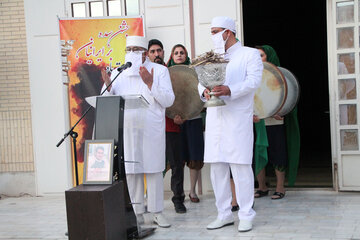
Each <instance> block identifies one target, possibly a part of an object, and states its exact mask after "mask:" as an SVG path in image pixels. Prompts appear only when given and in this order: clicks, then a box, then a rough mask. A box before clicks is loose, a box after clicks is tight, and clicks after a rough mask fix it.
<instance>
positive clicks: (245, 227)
mask: <svg viewBox="0 0 360 240" xmlns="http://www.w3.org/2000/svg"><path fill="white" fill-rule="evenodd" d="M251 229H252V222H251V221H249V220H240V222H239V226H238V231H239V232H248V231H250V230H251Z"/></svg>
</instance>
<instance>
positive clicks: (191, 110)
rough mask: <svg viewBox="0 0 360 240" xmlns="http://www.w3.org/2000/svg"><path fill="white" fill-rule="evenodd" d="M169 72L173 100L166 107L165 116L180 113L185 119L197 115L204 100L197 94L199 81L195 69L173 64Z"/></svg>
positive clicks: (173, 115)
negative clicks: (172, 102)
mask: <svg viewBox="0 0 360 240" xmlns="http://www.w3.org/2000/svg"><path fill="white" fill-rule="evenodd" d="M169 73H170V79H171V83H172V87H173V91H174V94H175V101H174V104H173V105H172V106H171V107H168V108H166V112H165V113H166V116H167V117H169V118H172V119H173V118H174V117H175V116H176V115H180V117H181V118H182V119H185V120H189V119H191V118H194V117H196V116H198V115H199V114H200V112H201V111H202V109H203V106H204V102H203V101H201V99H200V96H199V92H198V83H199V81H198V77H197V74H196V72H195V70H194V69H192V68H190V67H189V66H187V65H174V66H172V67H169Z"/></svg>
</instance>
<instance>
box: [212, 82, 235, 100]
mask: <svg viewBox="0 0 360 240" xmlns="http://www.w3.org/2000/svg"><path fill="white" fill-rule="evenodd" d="M211 92H213V93H214V95H215V96H217V97H219V96H230V94H231V91H230V88H229V87H228V86H226V85H220V86H215V87H214V88H213V89H212V90H211Z"/></svg>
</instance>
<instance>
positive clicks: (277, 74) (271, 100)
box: [254, 62, 287, 119]
mask: <svg viewBox="0 0 360 240" xmlns="http://www.w3.org/2000/svg"><path fill="white" fill-rule="evenodd" d="M286 94H287V85H286V80H285V77H284V76H283V74H282V73H281V71H280V70H279V69H278V68H277V67H276V66H275V65H273V64H271V63H268V62H264V70H263V75H262V80H261V85H260V87H259V88H258V89H257V90H256V92H255V98H254V114H255V115H257V116H258V117H259V118H260V119H262V118H267V117H271V116H274V115H275V114H276V113H277V112H278V111H279V109H281V107H282V106H283V105H284V103H285V100H286Z"/></svg>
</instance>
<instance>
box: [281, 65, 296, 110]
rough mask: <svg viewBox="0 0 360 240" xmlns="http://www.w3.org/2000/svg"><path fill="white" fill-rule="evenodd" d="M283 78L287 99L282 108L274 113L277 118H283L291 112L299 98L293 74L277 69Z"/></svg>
mask: <svg viewBox="0 0 360 240" xmlns="http://www.w3.org/2000/svg"><path fill="white" fill-rule="evenodd" d="M278 68H279V69H280V71H281V72H282V74H283V75H284V77H285V80H286V84H287V97H286V100H285V103H284V105H283V106H282V108H281V109H280V110H279V111H278V112H277V113H276V114H278V115H279V116H285V115H286V114H288V113H289V112H291V111H292V110H293V109H294V107H295V106H296V104H297V103H298V101H299V98H300V85H299V82H298V81H297V79H296V77H295V76H294V74H292V73H291V72H290V71H289V70H287V69H286V68H283V67H278Z"/></svg>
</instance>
